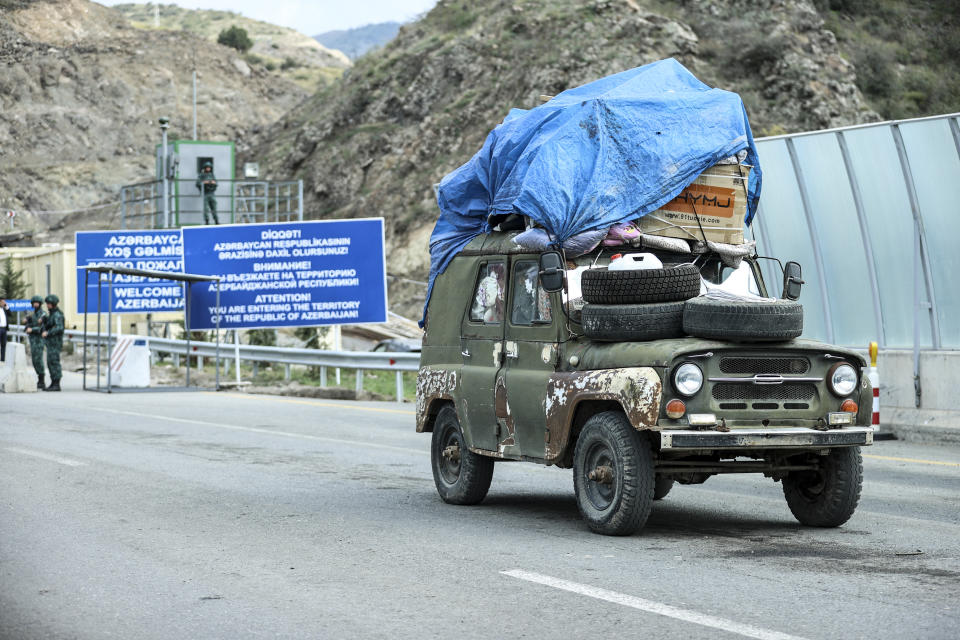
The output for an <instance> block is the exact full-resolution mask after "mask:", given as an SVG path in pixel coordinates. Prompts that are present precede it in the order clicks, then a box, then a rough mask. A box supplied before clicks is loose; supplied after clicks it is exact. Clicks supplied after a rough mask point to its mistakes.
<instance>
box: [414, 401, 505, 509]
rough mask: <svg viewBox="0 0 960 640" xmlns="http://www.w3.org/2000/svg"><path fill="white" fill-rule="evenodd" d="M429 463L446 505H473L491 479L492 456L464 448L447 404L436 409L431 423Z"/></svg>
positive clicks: (457, 424)
mask: <svg viewBox="0 0 960 640" xmlns="http://www.w3.org/2000/svg"><path fill="white" fill-rule="evenodd" d="M430 462H431V465H432V466H433V481H434V483H435V484H436V485H437V493H439V494H440V497H441V498H442V499H443V501H444V502H448V503H450V504H477V503H478V502H480V501H481V500H483V499H484V497H486V495H487V491H488V490H489V489H490V481H491V480H492V479H493V458H488V457H486V456H481V455H477V454H476V453H473V452H471V451H470V450H469V449H467V445H466V442H465V441H464V439H463V429H461V428H460V421H459V420H458V419H457V412H456V410H454V408H453V407H452V406H450V405H447V406H446V407H444V408H443V409H441V410H440V413H439V414H438V415H437V419H436V421H435V422H434V424H433V439H432V441H431V444H430Z"/></svg>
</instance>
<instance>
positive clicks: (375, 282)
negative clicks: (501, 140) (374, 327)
mask: <svg viewBox="0 0 960 640" xmlns="http://www.w3.org/2000/svg"><path fill="white" fill-rule="evenodd" d="M182 233H183V247H184V256H183V266H184V270H185V271H186V272H187V273H192V274H197V275H211V276H219V277H220V278H221V281H220V306H219V308H218V307H217V304H216V290H217V288H216V285H215V284H214V283H207V282H202V283H196V284H194V285H192V287H191V294H190V305H189V311H188V323H189V327H190V328H191V329H212V328H215V327H216V326H217V319H218V316H219V321H220V322H219V326H220V328H221V329H252V328H265V327H297V326H318V325H330V324H364V323H372V322H386V321H387V281H386V276H387V270H386V259H385V255H384V236H383V218H363V219H357V220H319V221H312V222H289V223H274V224H235V225H220V226H211V227H188V228H185V229H183V230H182Z"/></svg>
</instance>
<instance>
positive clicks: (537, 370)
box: [497, 256, 560, 459]
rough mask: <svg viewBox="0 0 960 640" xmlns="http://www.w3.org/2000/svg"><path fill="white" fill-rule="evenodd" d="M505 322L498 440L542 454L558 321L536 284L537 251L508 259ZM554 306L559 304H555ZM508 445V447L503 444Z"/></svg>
mask: <svg viewBox="0 0 960 640" xmlns="http://www.w3.org/2000/svg"><path fill="white" fill-rule="evenodd" d="M509 289H510V297H509V305H508V306H507V311H508V313H507V328H506V339H505V342H504V355H505V359H504V368H503V371H502V372H501V375H502V376H503V379H504V384H503V385H501V384H499V383H498V385H497V390H498V392H500V391H501V386H502V388H503V391H502V392H501V395H499V396H498V403H497V404H498V415H497V417H498V419H500V420H501V423H502V426H503V429H502V430H501V431H502V433H501V435H502V436H504V437H502V438H501V441H500V443H499V444H500V446H501V447H504V446H505V445H506V444H508V443H511V438H512V442H513V443H515V444H516V446H517V447H518V448H519V451H518V452H516V453H517V454H521V455H522V456H523V457H525V458H540V459H542V458H544V455H545V444H546V441H545V434H546V427H547V424H546V415H545V410H544V400H545V396H546V392H547V380H549V379H550V376H551V375H552V374H553V373H554V372H555V371H556V368H557V356H558V348H559V345H558V331H559V330H558V327H559V326H560V323H559V321H558V319H557V318H556V317H555V315H557V314H556V313H554V309H553V307H554V304H555V301H554V300H553V298H554V296H551V294H548V293H547V292H546V291H544V290H543V288H542V287H541V286H540V267H539V257H538V256H519V257H517V258H515V259H514V260H513V261H512V271H511V278H510V285H509ZM557 311H558V312H559V309H558V310H557ZM508 451H509V449H508Z"/></svg>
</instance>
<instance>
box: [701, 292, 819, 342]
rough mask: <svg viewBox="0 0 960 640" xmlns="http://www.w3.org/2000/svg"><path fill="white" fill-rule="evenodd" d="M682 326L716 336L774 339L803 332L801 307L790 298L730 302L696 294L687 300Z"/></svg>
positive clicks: (796, 335)
mask: <svg viewBox="0 0 960 640" xmlns="http://www.w3.org/2000/svg"><path fill="white" fill-rule="evenodd" d="M683 329H684V331H686V332H687V334H688V335H691V336H696V337H698V338H714V339H717V340H738V341H743V342H751V341H758V342H761V341H762V342H776V341H780V340H792V339H793V338H796V337H799V336H800V334H801V333H803V307H802V306H801V305H800V303H799V302H794V301H793V300H776V301H773V302H734V301H729V300H712V299H710V298H706V297H702V296H701V297H697V298H694V299H692V300H687V302H686V308H685V309H684V311H683Z"/></svg>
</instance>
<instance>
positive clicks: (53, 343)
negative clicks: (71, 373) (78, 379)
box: [41, 293, 63, 391]
mask: <svg viewBox="0 0 960 640" xmlns="http://www.w3.org/2000/svg"><path fill="white" fill-rule="evenodd" d="M45 301H46V303H47V317H46V318H44V319H43V334H41V335H43V343H44V346H45V347H46V348H47V368H48V369H50V386H49V387H47V388H46V389H44V391H60V377H61V376H62V375H63V371H62V370H61V369H60V350H61V349H63V311H60V309H59V308H58V307H57V305H58V304H60V298H58V297H57V296H55V295H53V294H52V293H51V294H50V295H48V296H47V297H46V299H45Z"/></svg>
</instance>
